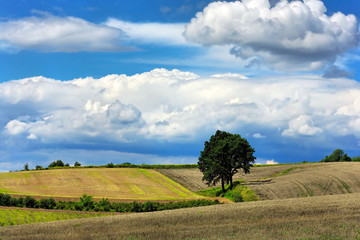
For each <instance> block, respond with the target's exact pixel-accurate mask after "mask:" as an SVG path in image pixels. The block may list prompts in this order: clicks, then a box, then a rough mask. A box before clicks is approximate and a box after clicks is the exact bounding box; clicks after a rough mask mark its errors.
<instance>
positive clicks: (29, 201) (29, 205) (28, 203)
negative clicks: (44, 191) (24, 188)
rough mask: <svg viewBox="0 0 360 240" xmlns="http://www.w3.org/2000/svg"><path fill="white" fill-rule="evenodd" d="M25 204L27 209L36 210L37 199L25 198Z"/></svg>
mask: <svg viewBox="0 0 360 240" xmlns="http://www.w3.org/2000/svg"><path fill="white" fill-rule="evenodd" d="M24 203H25V207H27V208H35V206H36V205H37V201H36V199H35V198H33V197H30V196H26V197H25V199H24Z"/></svg>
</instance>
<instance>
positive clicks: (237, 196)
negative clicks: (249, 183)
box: [197, 180, 260, 202]
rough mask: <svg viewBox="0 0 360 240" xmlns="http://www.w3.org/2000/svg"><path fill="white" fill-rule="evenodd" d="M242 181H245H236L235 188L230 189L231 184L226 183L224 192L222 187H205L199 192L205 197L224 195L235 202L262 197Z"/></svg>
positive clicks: (255, 199)
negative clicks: (242, 183)
mask: <svg viewBox="0 0 360 240" xmlns="http://www.w3.org/2000/svg"><path fill="white" fill-rule="evenodd" d="M241 182H244V181H243V180H238V181H235V182H234V186H233V189H230V185H226V186H225V190H226V192H225V193H223V192H222V188H221V187H213V188H209V189H204V190H200V191H198V192H197V193H198V194H200V195H202V196H205V197H224V198H227V199H230V200H231V201H233V202H249V201H257V200H260V198H259V197H258V196H257V195H256V194H255V193H254V192H253V191H252V190H251V189H250V188H248V187H246V186H243V185H241V184H240V183H241Z"/></svg>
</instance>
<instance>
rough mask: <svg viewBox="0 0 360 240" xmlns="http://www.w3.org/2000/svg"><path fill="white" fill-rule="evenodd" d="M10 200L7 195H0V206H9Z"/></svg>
mask: <svg viewBox="0 0 360 240" xmlns="http://www.w3.org/2000/svg"><path fill="white" fill-rule="evenodd" d="M10 199H11V196H10V195H9V194H4V193H0V206H10Z"/></svg>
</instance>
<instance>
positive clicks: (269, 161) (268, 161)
mask: <svg viewBox="0 0 360 240" xmlns="http://www.w3.org/2000/svg"><path fill="white" fill-rule="evenodd" d="M266 164H268V165H273V164H278V162H275V161H274V160H267V161H266Z"/></svg>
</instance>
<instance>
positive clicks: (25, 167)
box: [24, 163, 29, 171]
mask: <svg viewBox="0 0 360 240" xmlns="http://www.w3.org/2000/svg"><path fill="white" fill-rule="evenodd" d="M24 170H25V171H29V164H27V163H26V164H25V165H24Z"/></svg>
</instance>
